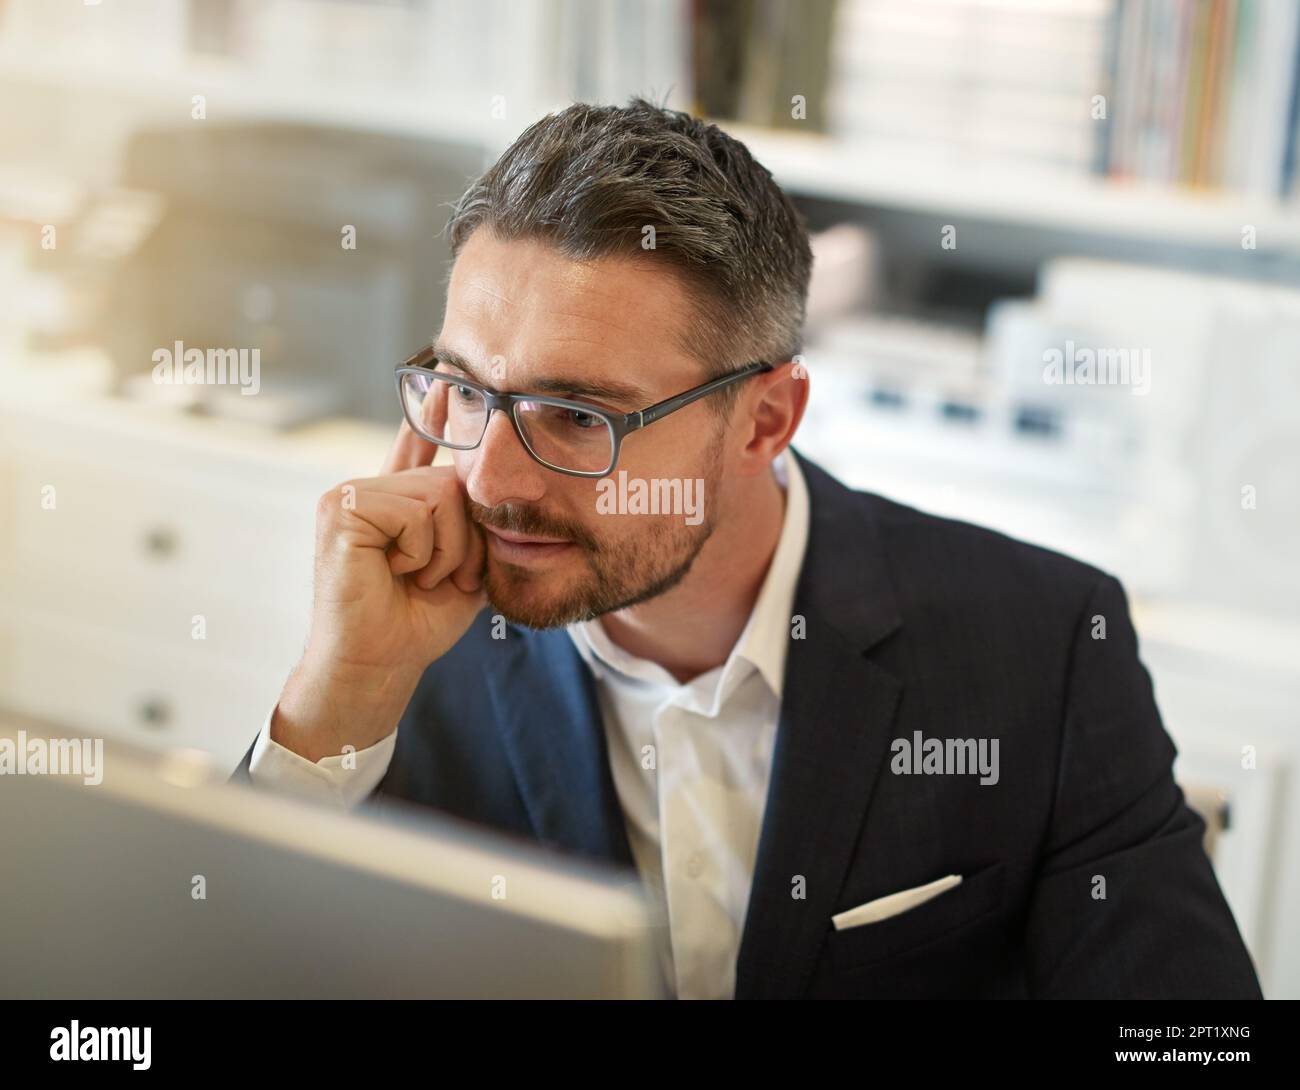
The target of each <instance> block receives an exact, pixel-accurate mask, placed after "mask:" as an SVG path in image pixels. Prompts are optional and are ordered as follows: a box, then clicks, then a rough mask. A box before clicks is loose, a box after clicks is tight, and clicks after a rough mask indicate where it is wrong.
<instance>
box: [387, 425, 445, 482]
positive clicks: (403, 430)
mask: <svg viewBox="0 0 1300 1090" xmlns="http://www.w3.org/2000/svg"><path fill="white" fill-rule="evenodd" d="M437 453H438V444H437V443H430V442H429V441H428V440H427V439H421V438H420V437H419V436H418V435H416V434H415V432H413V431H412V430H411V425H410V424H408V423H407V422H406V421H405V420H403V421H402V423H401V426H400V427H398V429H397V438H396V439H394V440H393V446H392V449H390V450H389V452H388V457H387V458H385V459H384V465H383V468H381V469H380V471H379V475H380V476H381V477H385V476H388V475H390V474H393V473H398V472H400V471H401V470H403V469H415V468H416V467H418V466H427V465H432V464H433V459H434V455H436V454H437Z"/></svg>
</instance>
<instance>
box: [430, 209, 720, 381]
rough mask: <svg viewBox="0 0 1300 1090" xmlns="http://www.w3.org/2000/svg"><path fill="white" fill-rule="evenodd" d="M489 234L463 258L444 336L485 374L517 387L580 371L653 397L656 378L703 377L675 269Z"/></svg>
mask: <svg viewBox="0 0 1300 1090" xmlns="http://www.w3.org/2000/svg"><path fill="white" fill-rule="evenodd" d="M485 234H486V233H485V232H483V231H481V230H480V231H476V232H475V233H474V235H473V236H471V238H470V239H469V241H468V242H467V243H466V245H465V246H464V247H463V248H462V250H461V253H460V255H459V257H458V258H457V260H456V265H455V267H454V269H453V272H452V278H451V282H450V284H449V289H448V294H447V313H446V317H445V320H444V324H443V332H442V335H441V336H440V337H439V344H440V345H443V346H444V347H447V348H449V349H453V350H454V351H455V352H456V353H458V354H459V355H460V356H461V357H462V360H463V361H466V362H468V363H469V364H470V365H471V366H470V367H469V368H468V370H471V371H472V373H474V374H476V375H478V376H479V377H481V378H482V379H483V381H485V382H490V383H491V384H492V385H494V386H501V387H502V388H508V387H507V386H506V385H505V384H506V383H509V387H513V388H518V387H519V385H520V384H521V383H523V382H526V381H528V380H529V379H530V378H538V377H547V378H552V377H553V378H559V379H563V378H574V379H578V378H581V379H587V380H591V381H597V380H603V381H608V382H610V383H612V384H616V385H619V386H624V387H626V388H627V392H628V393H629V394H634V395H635V396H641V395H643V394H644V395H646V396H649V395H650V393H651V392H652V391H653V390H654V389H656V388H657V387H658V386H659V385H660V383H659V382H652V379H653V378H655V377H658V378H660V379H668V380H669V381H670V382H672V381H678V380H681V381H685V382H688V383H689V382H693V381H697V380H698V373H699V371H700V366H699V364H698V363H697V362H696V361H693V360H691V359H689V358H688V357H686V356H684V355H683V354H682V353H681V351H680V348H679V347H678V345H679V342H678V339H677V333H678V328H677V326H678V323H680V322H681V321H683V313H682V312H683V309H684V306H685V296H684V293H683V292H682V290H681V288H680V286H679V284H678V283H677V281H676V280H675V278H673V277H672V276H671V275H666V274H665V273H664V271H663V270H662V269H649V268H646V267H645V265H644V263H638V262H633V261H630V260H626V259H617V258H616V259H599V260H594V261H573V260H571V259H569V258H566V257H565V256H564V255H562V254H560V253H558V251H556V250H555V249H554V248H552V247H549V246H547V245H545V244H544V243H538V242H535V241H531V240H530V241H514V242H502V241H500V240H497V239H495V238H494V237H491V236H488V237H486V238H482V237H481V236H485ZM538 392H542V391H538Z"/></svg>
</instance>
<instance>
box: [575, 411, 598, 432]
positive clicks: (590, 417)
mask: <svg viewBox="0 0 1300 1090" xmlns="http://www.w3.org/2000/svg"><path fill="white" fill-rule="evenodd" d="M569 422H570V423H571V424H573V426H574V427H577V428H597V427H599V426H600V425H601V423H602V421H601V419H600V417H598V416H596V415H595V414H593V413H584V412H582V411H580V410H578V409H570V410H569Z"/></svg>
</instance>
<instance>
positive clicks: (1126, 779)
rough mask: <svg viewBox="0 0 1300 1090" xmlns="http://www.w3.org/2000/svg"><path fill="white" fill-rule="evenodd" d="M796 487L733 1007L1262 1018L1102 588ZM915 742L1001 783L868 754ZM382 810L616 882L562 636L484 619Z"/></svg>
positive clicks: (1119, 616)
mask: <svg viewBox="0 0 1300 1090" xmlns="http://www.w3.org/2000/svg"><path fill="white" fill-rule="evenodd" d="M800 465H801V467H802V468H803V471H804V474H805V477H806V479H807V483H808V489H809V500H810V505H811V513H810V526H809V537H808V548H807V553H806V556H805V559H804V564H803V569H802V572H801V574H800V577H799V581H798V586H797V590H796V595H795V605H794V613H795V614H796V615H797V616H802V617H803V619H804V620H803V625H802V631H803V638H792V639H791V641H790V647H789V652H788V658H787V662H786V674H785V686H784V693H783V697H782V704H781V714H780V722H779V727H778V732H777V739H776V747H775V752H774V755H773V767H772V775H771V783H770V786H769V790H768V795H767V802H766V808H765V811H764V816H763V825H762V831H761V836H760V840H759V846H758V858H757V862H756V866H755V871H754V878H753V887H752V892H751V895H750V900H749V908H748V913H747V917H746V921H745V927H744V932H743V936H742V942H741V946H740V952H739V958H738V962H737V970H736V996H737V998H750V997H878V998H910V997H1112V996H1113V997H1243V998H1259V997H1260V990H1259V984H1258V981H1257V978H1256V975H1255V970H1254V968H1253V966H1252V964H1251V959H1250V956H1249V954H1248V953H1247V951H1246V949H1245V946H1244V944H1243V942H1242V939H1241V936H1240V934H1239V932H1238V930H1237V926H1236V923H1235V922H1234V920H1233V917H1232V914H1231V911H1230V910H1229V908H1228V905H1227V903H1226V902H1225V900H1224V897H1223V894H1222V892H1221V890H1220V888H1219V885H1218V883H1217V881H1216V879H1215V876H1214V873H1213V871H1212V869H1211V866H1210V863H1209V860H1208V859H1207V857H1206V855H1205V851H1204V849H1203V847H1202V836H1203V833H1204V829H1205V826H1204V822H1203V821H1202V820H1201V818H1200V817H1199V816H1198V815H1197V814H1196V813H1195V812H1194V811H1193V810H1191V809H1190V808H1189V807H1188V806H1187V805H1186V804H1185V802H1184V799H1183V795H1182V792H1181V791H1180V790H1179V788H1178V786H1177V785H1176V784H1175V782H1174V779H1173V776H1172V772H1171V764H1172V762H1173V759H1174V756H1175V749H1174V745H1173V743H1172V742H1171V740H1170V738H1169V736H1168V735H1167V733H1166V732H1165V730H1164V728H1163V726H1162V724H1161V720H1160V716H1159V713H1158V711H1157V709H1156V705H1155V702H1154V699H1153V695H1152V687H1151V682H1150V679H1149V677H1148V675H1147V672H1146V670H1145V669H1144V668H1143V666H1142V665H1141V663H1140V662H1139V659H1138V653H1137V641H1136V637H1135V635H1134V631H1133V628H1132V625H1131V623H1130V620H1129V615H1128V605H1127V602H1126V599H1125V596H1124V592H1123V590H1122V588H1121V587H1120V584H1119V583H1118V582H1117V581H1116V580H1115V579H1114V578H1112V577H1111V576H1109V575H1107V574H1105V573H1104V572H1102V571H1099V570H1098V569H1096V568H1093V567H1089V566H1087V565H1085V564H1082V563H1080V562H1078V561H1075V560H1071V559H1069V558H1067V557H1064V556H1061V555H1059V554H1057V553H1053V552H1050V551H1047V550H1045V549H1041V548H1037V547H1034V546H1031V545H1027V544H1025V543H1023V542H1018V541H1015V540H1013V539H1011V538H1008V537H1005V536H1003V535H1001V534H997V533H994V532H992V531H990V530H985V529H981V528H979V527H976V526H972V525H969V524H966V523H961V522H956V521H952V520H949V519H943V518H938V517H935V516H932V515H927V514H924V513H921V512H919V511H916V510H913V509H911V508H909V507H905V506H902V505H900V504H897V503H894V502H891V501H889V500H887V499H884V498H882V497H880V496H876V495H872V494H870V493H863V492H855V491H852V490H850V489H848V488H847V487H845V486H844V485H843V484H841V483H840V482H838V481H836V480H835V479H834V478H833V477H831V476H829V475H828V474H827V473H825V472H824V471H823V470H821V469H819V468H818V467H817V466H815V465H813V464H812V463H810V462H809V461H807V460H806V459H804V458H802V457H801V456H800ZM1097 617H1104V618H1105V638H1104V639H1101V638H1094V635H1095V634H1096V633H1097V632H1099V631H1100V626H1098V625H1097V623H1096V621H1095V618H1097ZM792 630H794V631H797V629H796V627H795V626H794V625H793V624H792ZM918 731H919V732H920V733H921V735H922V737H923V738H925V739H931V738H937V739H950V738H951V739H981V738H983V739H993V738H996V739H998V740H999V766H1000V767H999V777H998V782H997V783H996V784H992V785H981V783H980V777H979V776H978V775H977V774H976V775H971V774H967V775H924V774H912V775H905V774H901V773H899V772H896V771H894V770H893V769H892V768H891V765H892V764H893V763H894V760H893V759H894V753H893V751H892V749H891V743H892V742H893V740H894V739H906V740H913V739H914V734H915V732H918ZM249 752H250V754H251V749H250V751H249ZM248 760H249V757H248V755H246V756H245V758H244V762H243V764H242V765H241V767H240V768H239V769H237V770H236V772H235V775H234V777H233V778H236V779H244V780H246V779H247V767H248ZM386 799H397V800H404V801H405V802H406V803H414V804H418V805H421V806H427V807H433V808H435V809H437V810H439V811H442V812H444V813H450V814H452V815H455V816H457V817H460V818H463V819H466V820H468V821H472V822H476V823H482V824H484V825H488V826H492V827H494V828H496V829H498V830H503V831H505V832H508V833H513V834H517V835H518V836H521V837H526V838H528V839H530V840H534V841H539V842H541V843H542V844H544V845H548V846H550V847H552V848H554V849H557V850H560V851H564V852H570V853H575V854H578V855H582V856H587V857H593V858H596V859H599V860H604V861H607V862H612V863H616V864H621V865H625V866H628V867H631V866H633V865H634V864H633V859H632V854H631V851H630V849H629V846H628V840H627V835H626V831H625V826H624V821H623V816H622V812H621V810H620V808H619V802H618V798H617V795H616V792H615V789H614V784H613V780H612V777H611V773H610V768H609V763H608V759H607V753H606V744H605V735H604V732H603V729H602V727H601V719H600V712H599V709H598V706H597V703H596V696H595V691H594V684H593V680H592V678H591V675H590V672H589V671H588V669H587V667H586V666H585V664H584V663H583V661H582V659H581V658H580V656H579V655H578V652H577V650H576V648H575V647H574V645H573V643H572V641H571V639H570V638H569V636H568V634H567V633H566V632H565V631H563V630H556V631H530V630H527V629H522V628H515V627H511V628H509V629H508V630H507V637H506V638H505V639H504V640H499V639H498V640H494V639H492V621H491V617H490V615H489V613H488V611H484V612H483V613H482V614H480V615H479V617H478V619H477V620H476V621H475V622H474V624H473V625H472V626H471V628H470V630H469V631H468V632H467V633H466V635H465V636H464V637H463V638H462V639H461V640H460V642H459V643H458V644H457V645H456V646H455V647H454V648H453V649H452V650H451V651H450V652H448V653H447V654H446V655H444V656H443V657H442V658H441V659H439V660H438V661H437V662H434V663H433V664H432V665H430V666H429V668H428V669H427V670H426V672H425V674H424V676H423V678H422V679H421V681H420V684H419V686H418V688H417V690H416V692H415V695H414V696H413V698H412V700H411V702H410V705H409V706H408V708H407V710H406V712H405V714H404V716H403V718H402V720H401V723H400V725H399V729H398V734H397V744H396V751H395V753H394V756H393V761H392V764H391V766H390V768H389V770H388V773H387V775H386V776H385V778H384V780H383V781H382V783H381V784H380V785H379V787H378V788H377V790H376V792H375V794H374V795H372V796H371V798H370V799H369V800H367V801H366V803H365V804H363V805H366V806H369V805H372V804H375V805H381V806H382V805H383V804H384V800H386ZM948 874H960V875H962V876H963V879H964V880H963V881H962V883H961V884H960V885H958V886H956V887H955V888H953V889H951V890H949V891H947V892H945V893H943V894H941V895H939V896H938V897H936V898H934V899H933V900H930V901H928V902H926V903H924V904H921V905H920V906H919V907H916V908H913V909H911V910H909V911H907V912H905V913H903V914H902V915H899V916H895V917H893V918H890V919H885V920H882V921H880V922H877V923H873V924H867V925H864V926H860V927H856V928H851V929H848V930H843V931H837V930H835V929H834V927H833V926H832V924H831V917H832V916H833V915H835V914H836V913H839V912H842V911H845V910H847V909H850V908H853V907H855V906H857V905H860V904H863V903H864V902H866V901H870V900H873V899H875V898H878V897H882V896H885V895H886V894H890V893H894V892H897V891H900V890H905V889H911V888H913V887H915V886H920V885H923V884H925V883H928V882H931V881H933V880H935V879H937V878H940V877H942V876H944V875H948ZM800 878H802V883H799V879H800ZM1099 879H1101V880H1104V893H1105V896H1104V899H1101V898H1099V897H1097V896H1096V895H1095V894H1096V893H1097V892H1098V891H1100V890H1101V889H1102V882H1100V881H1099ZM800 886H802V891H803V894H804V895H803V896H802V897H796V896H794V895H793V893H795V892H797V891H798V890H799V889H800Z"/></svg>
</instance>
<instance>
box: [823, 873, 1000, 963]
mask: <svg viewBox="0 0 1300 1090" xmlns="http://www.w3.org/2000/svg"><path fill="white" fill-rule="evenodd" d="M1005 871H1006V864H1004V863H994V864H992V865H991V866H987V867H985V868H984V869H983V870H979V871H976V872H975V873H974V874H972V875H969V876H963V878H962V881H961V884H960V885H957V886H954V887H953V888H952V889H950V890H947V891H945V892H944V893H941V894H939V895H938V896H937V897H934V898H932V899H931V900H929V901H926V902H924V903H923V904H919V905H917V906H916V907H915V908H911V909H908V910H907V911H906V912H903V913H901V914H900V915H897V916H890V917H889V918H888V919H884V920H879V921H877V922H876V923H868V924H862V925H861V926H859V927H850V928H848V929H846V930H844V931H836V930H835V928H834V925H833V924H832V923H831V922H830V921H829V920H827V921H826V926H827V927H828V928H829V929H830V937H829V939H828V940H827V941H828V943H829V949H830V956H831V960H832V961H833V962H834V964H836V965H838V966H841V967H843V968H857V967H859V966H862V965H871V964H873V963H874V962H877V961H884V960H886V959H887V958H892V957H897V956H899V955H901V954H906V953H909V952H910V951H912V950H916V949H919V948H920V947H923V946H926V945H928V944H929V943H931V942H936V941H938V940H939V939H942V938H944V937H945V936H947V935H950V934H952V933H954V932H956V931H960V930H961V929H962V928H964V927H966V926H968V925H969V924H972V923H974V922H975V921H976V920H978V919H980V918H981V917H983V916H985V915H987V914H988V913H990V912H992V911H993V910H994V909H996V908H997V907H998V906H999V905H1001V903H1002V883H1003V876H1004V873H1005ZM922 884H923V883H922ZM846 907H847V908H851V907H853V906H851V905H849V906H846ZM837 911H839V910H837Z"/></svg>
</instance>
